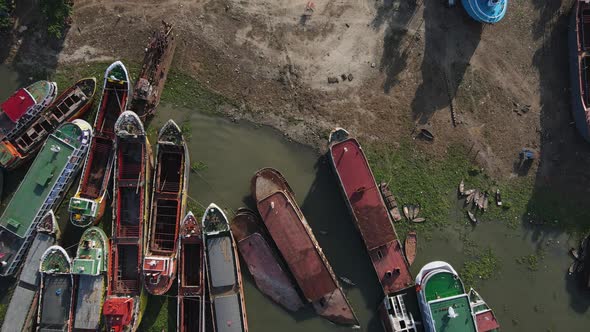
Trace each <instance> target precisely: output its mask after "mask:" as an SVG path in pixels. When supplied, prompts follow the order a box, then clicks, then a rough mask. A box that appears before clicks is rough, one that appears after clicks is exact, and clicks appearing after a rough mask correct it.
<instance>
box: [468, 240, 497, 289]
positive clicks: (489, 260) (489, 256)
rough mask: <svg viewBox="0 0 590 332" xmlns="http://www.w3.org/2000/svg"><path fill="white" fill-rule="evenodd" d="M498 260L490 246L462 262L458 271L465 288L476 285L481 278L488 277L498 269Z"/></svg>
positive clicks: (485, 278)
mask: <svg viewBox="0 0 590 332" xmlns="http://www.w3.org/2000/svg"><path fill="white" fill-rule="evenodd" d="M500 267H501V265H500V260H499V259H498V258H497V257H496V255H495V254H494V252H493V251H492V249H491V248H487V249H486V250H484V251H482V252H481V253H479V254H477V255H476V256H474V257H473V258H471V259H469V260H468V261H466V262H465V263H463V267H462V268H461V271H460V272H459V275H460V276H461V279H463V283H464V284H465V287H466V288H469V287H473V286H476V285H477V283H478V282H479V281H481V280H487V279H490V278H491V277H492V276H494V275H495V274H497V273H498V271H499V270H500Z"/></svg>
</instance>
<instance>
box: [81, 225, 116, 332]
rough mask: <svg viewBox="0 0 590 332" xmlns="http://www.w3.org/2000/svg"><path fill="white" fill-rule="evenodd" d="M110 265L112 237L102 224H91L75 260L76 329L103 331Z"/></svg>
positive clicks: (85, 232)
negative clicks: (110, 237)
mask: <svg viewBox="0 0 590 332" xmlns="http://www.w3.org/2000/svg"><path fill="white" fill-rule="evenodd" d="M108 266H109V238H108V237H107V235H106V234H105V233H104V231H103V230H102V229H100V228H98V227H89V228H87V229H86V230H85V231H84V233H83V234H82V237H81V238H80V244H79V245H78V250H77V251H76V258H74V261H73V263H72V273H73V274H74V280H75V290H76V291H75V292H74V294H76V295H75V296H76V306H75V309H74V325H73V329H74V330H75V331H99V329H100V322H101V318H102V305H103V301H104V295H105V290H106V287H105V286H106V285H105V281H106V272H107V269H108Z"/></svg>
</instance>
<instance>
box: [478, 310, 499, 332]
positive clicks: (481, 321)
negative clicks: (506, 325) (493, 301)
mask: <svg viewBox="0 0 590 332" xmlns="http://www.w3.org/2000/svg"><path fill="white" fill-rule="evenodd" d="M475 321H476V323H477V332H488V331H494V330H496V329H499V328H500V324H498V321H497V320H496V317H495V316H494V313H493V312H492V311H491V310H490V311H486V312H481V313H479V314H477V315H476V316H475Z"/></svg>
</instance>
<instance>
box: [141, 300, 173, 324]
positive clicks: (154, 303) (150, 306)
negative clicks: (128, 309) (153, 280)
mask: <svg viewBox="0 0 590 332" xmlns="http://www.w3.org/2000/svg"><path fill="white" fill-rule="evenodd" d="M174 330H176V299H175V298H174V297H171V296H152V295H149V300H148V303H147V308H146V309H145V312H144V314H143V318H142V320H141V324H140V326H139V329H138V331H147V332H162V331H174Z"/></svg>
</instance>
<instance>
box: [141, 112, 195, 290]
mask: <svg viewBox="0 0 590 332" xmlns="http://www.w3.org/2000/svg"><path fill="white" fill-rule="evenodd" d="M189 165H190V161H189V152H188V147H187V146H186V142H185V140H184V137H183V136H182V133H181V130H180V128H179V127H178V125H176V123H175V122H174V121H172V120H169V121H168V122H167V123H166V124H165V125H164V126H163V127H162V129H161V130H160V134H159V136H158V146H157V152H156V166H155V172H154V181H153V186H154V188H153V189H154V190H153V196H152V204H151V213H150V215H151V218H150V225H149V228H148V231H149V233H148V239H149V240H148V243H147V246H146V251H145V257H144V260H143V274H142V278H143V282H144V285H145V288H146V289H147V291H148V292H149V293H151V294H153V295H162V294H164V293H166V292H167V291H168V290H169V289H170V287H172V283H173V282H174V279H175V278H176V265H177V256H176V255H177V251H178V231H179V226H180V222H181V218H183V217H184V215H185V207H186V195H187V192H188V178H189V171H190V169H189V167H190V166H189Z"/></svg>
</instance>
